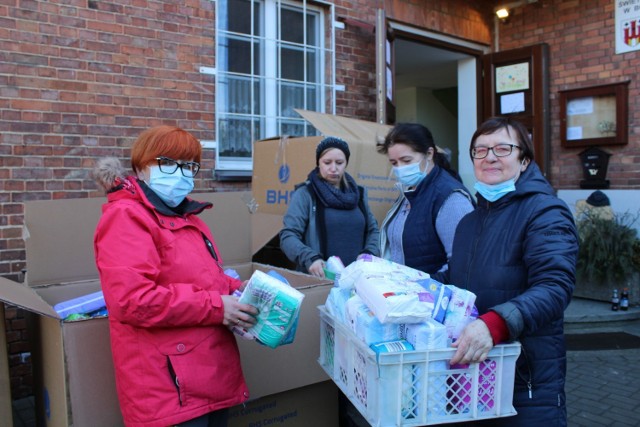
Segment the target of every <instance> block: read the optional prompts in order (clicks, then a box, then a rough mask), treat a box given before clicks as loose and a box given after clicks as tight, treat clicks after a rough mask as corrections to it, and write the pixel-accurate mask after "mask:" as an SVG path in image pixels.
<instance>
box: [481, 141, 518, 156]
mask: <svg viewBox="0 0 640 427" xmlns="http://www.w3.org/2000/svg"><path fill="white" fill-rule="evenodd" d="M514 148H520V147H519V146H517V145H514V144H496V145H494V146H493V147H473V148H472V149H471V157H473V158H474V159H484V158H485V157H487V156H488V155H489V151H493V154H495V155H496V157H507V156H508V155H509V154H511V153H512V152H513V149H514ZM520 149H521V148H520Z"/></svg>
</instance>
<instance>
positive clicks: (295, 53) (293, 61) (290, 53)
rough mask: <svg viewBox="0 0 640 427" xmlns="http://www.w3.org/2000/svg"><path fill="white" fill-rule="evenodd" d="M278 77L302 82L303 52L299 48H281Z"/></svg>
mask: <svg viewBox="0 0 640 427" xmlns="http://www.w3.org/2000/svg"><path fill="white" fill-rule="evenodd" d="M280 64H281V65H280V66H281V72H280V77H281V78H283V79H287V80H298V81H304V52H303V51H302V50H301V49H299V48H294V47H291V46H287V47H285V46H283V47H282V49H281V50H280Z"/></svg>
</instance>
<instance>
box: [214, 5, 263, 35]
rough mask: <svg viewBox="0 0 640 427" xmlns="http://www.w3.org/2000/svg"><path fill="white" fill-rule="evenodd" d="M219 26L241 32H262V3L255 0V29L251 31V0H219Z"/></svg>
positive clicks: (222, 28) (254, 33) (221, 28)
mask: <svg viewBox="0 0 640 427" xmlns="http://www.w3.org/2000/svg"><path fill="white" fill-rule="evenodd" d="M219 1H220V6H219V8H218V11H219V13H220V15H221V16H220V17H219V18H218V20H219V24H218V28H219V29H220V30H223V31H230V32H233V33H241V34H253V35H256V34H258V35H259V34H260V31H259V30H258V29H259V23H260V21H261V18H260V3H259V2H254V5H253V8H254V31H253V32H252V31H251V2H250V1H249V0H219Z"/></svg>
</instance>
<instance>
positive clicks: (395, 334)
mask: <svg viewBox="0 0 640 427" xmlns="http://www.w3.org/2000/svg"><path fill="white" fill-rule="evenodd" d="M346 313H347V324H348V325H349V327H350V328H351V330H353V332H354V333H355V334H356V336H357V337H358V338H360V339H361V340H362V341H364V343H365V344H367V345H371V344H376V343H380V342H387V341H397V340H399V339H400V326H401V325H399V324H397V323H387V324H382V323H380V321H379V320H378V319H377V318H376V317H375V315H374V314H373V313H372V312H371V310H369V307H367V305H366V304H365V303H364V301H362V298H360V297H359V296H358V295H355V296H353V297H351V298H350V299H349V301H348V302H347V310H346Z"/></svg>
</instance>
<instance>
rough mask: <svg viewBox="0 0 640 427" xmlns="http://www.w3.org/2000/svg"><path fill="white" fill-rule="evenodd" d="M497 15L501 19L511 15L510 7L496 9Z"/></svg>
mask: <svg viewBox="0 0 640 427" xmlns="http://www.w3.org/2000/svg"><path fill="white" fill-rule="evenodd" d="M496 16H497V17H498V18H500V19H507V18H508V17H509V9H507V8H506V7H503V8H500V9H498V10H496Z"/></svg>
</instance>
